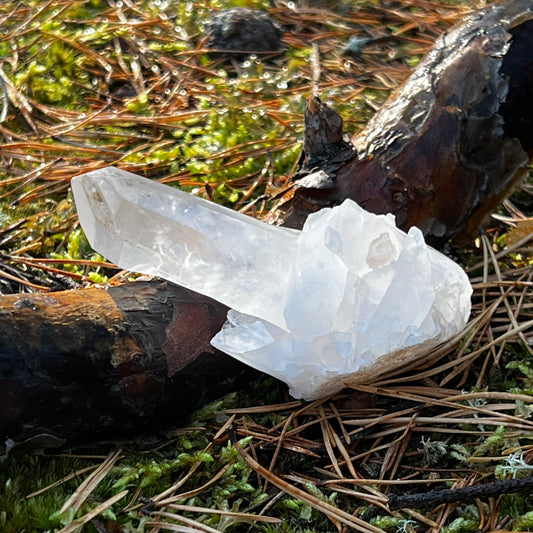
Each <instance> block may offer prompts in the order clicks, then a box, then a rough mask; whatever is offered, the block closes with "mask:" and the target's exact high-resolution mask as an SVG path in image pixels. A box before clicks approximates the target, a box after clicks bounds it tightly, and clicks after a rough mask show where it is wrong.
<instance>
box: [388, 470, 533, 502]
mask: <svg viewBox="0 0 533 533" xmlns="http://www.w3.org/2000/svg"><path fill="white" fill-rule="evenodd" d="M532 487H533V476H529V477H525V478H521V479H505V480H501V481H493V482H491V483H484V484H479V485H473V486H472V487H463V488H459V489H442V490H430V491H428V492H422V493H419V494H391V495H389V502H388V503H389V509H390V510H391V511H393V510H396V509H404V508H413V507H414V508H419V507H434V506H436V505H442V504H444V503H456V502H461V503H463V502H471V501H473V500H475V499H477V498H495V497H497V496H501V495H502V494H511V493H515V492H523V493H526V494H530V493H531V488H532Z"/></svg>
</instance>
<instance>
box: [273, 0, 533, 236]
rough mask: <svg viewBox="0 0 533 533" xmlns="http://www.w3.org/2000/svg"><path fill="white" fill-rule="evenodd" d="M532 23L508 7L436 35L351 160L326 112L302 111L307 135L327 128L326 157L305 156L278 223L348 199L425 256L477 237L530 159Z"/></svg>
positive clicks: (517, 7)
mask: <svg viewBox="0 0 533 533" xmlns="http://www.w3.org/2000/svg"><path fill="white" fill-rule="evenodd" d="M532 19H533V4H532V3H531V1H530V0H510V1H508V2H505V3H503V4H496V5H493V6H491V7H489V8H487V9H486V10H485V11H483V12H481V13H480V14H477V15H473V16H472V17H470V18H469V19H468V20H467V21H466V22H465V23H463V24H461V25H459V26H457V27H456V28H455V29H452V30H451V31H450V32H448V33H447V34H446V35H444V36H443V37H442V38H441V39H439V41H438V42H437V43H436V44H435V46H434V47H433V49H432V50H431V51H430V53H429V54H428V55H427V57H426V58H425V60H424V61H422V62H421V63H420V64H419V65H418V67H417V68H416V69H415V71H414V72H413V74H412V76H411V77H410V78H409V79H408V80H407V82H406V83H405V84H404V85H403V86H402V87H401V88H400V89H399V90H398V91H397V92H396V93H395V94H394V95H393V96H392V97H391V99H390V100H389V101H388V103H387V104H386V105H385V106H384V107H383V108H382V109H381V110H380V111H379V112H378V113H377V114H376V115H375V117H374V118H373V119H372V120H371V121H370V123H369V124H368V126H367V127H366V128H365V130H364V131H363V132H361V133H360V134H358V135H357V136H356V137H354V138H353V139H352V149H353V153H352V155H351V156H350V154H349V151H348V148H347V147H346V146H344V147H342V148H339V140H338V138H339V132H338V127H339V126H338V124H339V122H338V121H337V122H336V121H335V120H334V118H332V110H331V109H329V108H328V109H326V107H327V106H324V105H323V104H322V105H316V102H314V101H313V100H311V101H310V103H309V106H308V112H307V114H306V124H307V123H308V122H309V123H313V122H314V123H317V124H318V123H320V122H326V123H327V124H328V125H329V124H334V125H335V126H336V127H337V130H336V135H334V136H331V140H332V143H331V147H329V148H328V147H327V146H326V147H325V146H323V142H322V145H321V148H320V150H321V152H322V153H324V154H327V153H328V150H329V151H333V152H335V154H334V155H333V157H330V158H327V162H326V163H324V164H323V165H317V164H316V161H315V159H316V157H315V156H314V154H313V153H311V155H309V154H306V155H305V157H304V158H303V165H302V169H301V172H300V173H299V174H297V176H296V180H295V183H294V189H293V190H292V191H291V192H290V193H289V195H288V198H287V200H288V201H287V203H286V204H285V207H284V213H283V215H281V217H279V218H280V220H281V223H283V224H284V225H286V226H289V227H294V228H300V227H302V225H303V223H304V222H305V219H306V218H307V216H308V215H309V214H310V213H311V212H313V211H317V210H319V209H321V208H323V207H329V206H333V205H337V204H339V203H342V201H343V200H345V199H346V198H351V199H353V200H354V201H356V202H357V203H358V204H360V205H361V206H362V207H364V208H365V209H367V210H368V211H371V212H374V213H388V212H392V213H394V214H395V215H396V221H397V223H398V225H399V226H400V227H401V228H402V229H405V230H407V229H409V228H410V227H411V226H418V227H419V228H420V229H421V230H422V231H423V232H424V234H425V235H426V237H427V238H428V239H429V240H430V241H431V242H432V243H434V244H438V243H441V242H443V241H445V240H447V239H449V238H450V237H452V236H454V235H457V234H469V233H471V232H472V230H475V229H476V228H477V226H478V225H479V224H480V223H481V221H482V220H483V218H485V217H486V216H487V215H488V214H490V213H491V212H492V211H493V210H494V208H495V207H496V206H497V205H498V203H500V202H501V201H502V199H504V198H505V197H506V196H507V195H509V194H510V192H511V191H512V190H513V188H514V187H515V186H516V185H517V184H518V183H520V181H521V179H522V178H523V176H524V174H525V172H526V165H527V163H528V161H529V159H530V155H531V152H532V149H533V133H532V131H533V128H532V126H533V104H532V98H531V95H532V94H533V54H532V53H531V50H532V45H533V21H532ZM313 117H314V118H313ZM330 130H331V128H329V129H323V130H322V137H319V139H318V144H320V142H321V141H323V138H324V132H329V131H330ZM310 135H311V136H314V137H316V134H315V133H314V131H313V130H311V129H309V128H307V130H306V146H310V147H312V148H313V149H314V147H315V145H316V144H317V142H316V141H315V142H313V139H311V140H309V139H308V137H309V136H310ZM326 137H327V136H326ZM308 161H311V164H308ZM332 163H334V164H333V165H332Z"/></svg>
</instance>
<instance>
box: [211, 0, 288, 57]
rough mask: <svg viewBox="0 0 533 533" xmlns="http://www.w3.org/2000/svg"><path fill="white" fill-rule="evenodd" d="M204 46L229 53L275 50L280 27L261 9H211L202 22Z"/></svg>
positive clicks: (278, 41) (281, 32)
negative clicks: (205, 35) (204, 28)
mask: <svg viewBox="0 0 533 533" xmlns="http://www.w3.org/2000/svg"><path fill="white" fill-rule="evenodd" d="M205 27H206V34H207V36H208V37H209V40H208V42H207V46H208V47H209V48H211V49H213V50H215V51H219V52H220V53H221V54H223V55H225V56H229V57H239V56H242V55H243V54H251V53H265V52H279V51H280V50H281V48H282V44H281V37H282V35H283V33H284V32H283V30H282V29H281V27H280V26H279V25H278V24H276V23H275V22H273V21H272V20H271V18H270V17H269V16H268V13H266V12H264V11H258V10H255V9H247V8H240V7H236V8H233V9H224V10H222V11H219V12H218V13H214V14H213V15H212V16H211V19H210V20H209V21H208V22H207V23H206V25H205Z"/></svg>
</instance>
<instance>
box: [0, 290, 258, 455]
mask: <svg viewBox="0 0 533 533" xmlns="http://www.w3.org/2000/svg"><path fill="white" fill-rule="evenodd" d="M226 312H227V308H226V307H225V306H223V305H221V304H219V303H217V302H215V301H213V300H210V299H209V298H207V297H205V296H201V295H198V294H196V293H193V292H192V291H188V290H186V289H183V288H181V287H177V286H175V285H171V284H169V283H166V282H137V283H129V284H125V285H122V286H117V287H111V288H109V289H85V290H72V291H64V292H56V293H48V294H20V295H8V296H4V297H2V298H0V438H1V439H2V443H1V444H4V442H5V441H6V439H12V440H13V441H14V442H15V443H22V442H24V441H26V440H27V439H30V442H29V444H31V445H32V446H36V447H47V446H50V445H53V444H54V443H60V442H61V441H62V440H72V439H73V438H76V439H80V438H86V437H89V438H94V437H96V436H98V435H106V436H121V435H124V434H125V433H126V432H128V431H129V430H136V431H139V430H140V429H142V428H143V427H146V426H148V425H150V426H151V427H158V426H159V427H160V426H161V425H162V424H167V425H168V424H171V423H176V422H183V421H184V420H186V418H187V417H188V416H189V415H190V414H191V412H192V411H193V410H194V409H197V408H199V407H201V406H203V405H205V403H207V402H208V401H212V400H214V399H216V398H218V397H220V396H221V395H223V394H225V393H227V392H229V391H231V390H235V388H237V387H238V386H239V383H241V382H244V381H248V380H250V379H251V378H252V377H253V376H257V375H259V373H256V372H254V371H252V370H251V369H250V368H249V367H246V366H245V365H243V364H242V363H239V362H237V361H236V360H234V359H233V358H232V357H230V356H228V355H225V354H223V353H221V352H219V351H216V350H215V349H214V348H213V347H212V346H211V345H210V342H209V341H210V340H211V338H212V337H213V336H214V335H215V333H217V332H218V331H219V329H220V328H221V326H222V324H223V323H224V320H225V317H226Z"/></svg>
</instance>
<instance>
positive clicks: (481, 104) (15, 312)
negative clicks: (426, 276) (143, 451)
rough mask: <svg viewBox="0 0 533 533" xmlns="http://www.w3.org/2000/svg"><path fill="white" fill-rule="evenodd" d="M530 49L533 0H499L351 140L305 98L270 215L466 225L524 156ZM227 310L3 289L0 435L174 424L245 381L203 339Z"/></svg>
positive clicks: (531, 114) (145, 288)
mask: <svg viewBox="0 0 533 533" xmlns="http://www.w3.org/2000/svg"><path fill="white" fill-rule="evenodd" d="M532 49H533V5H532V3H531V0H510V1H508V2H506V3H504V4H501V5H494V6H491V7H489V8H487V10H485V11H484V12H482V13H481V14H479V15H475V16H473V17H471V18H470V19H469V20H468V21H467V22H466V23H465V24H463V25H461V26H459V27H458V28H456V29H453V30H452V31H451V32H449V33H448V34H447V35H446V36H444V37H443V38H442V39H440V40H439V41H438V43H437V44H436V45H435V47H434V48H433V50H432V51H431V52H430V53H429V54H428V56H427V58H426V59H425V60H424V61H423V62H422V63H421V64H420V65H419V67H418V68H417V69H416V70H415V72H414V73H413V75H412V77H411V78H410V79H409V80H408V81H407V82H406V84H405V85H404V86H403V87H402V88H400V89H399V90H398V92H397V93H396V94H395V95H394V96H393V97H392V99H391V100H390V101H389V103H388V104H387V105H385V106H384V108H383V109H382V110H381V111H380V112H379V113H378V114H377V115H376V116H375V118H374V119H373V120H372V121H371V122H370V124H369V125H368V127H367V128H366V129H365V131H363V132H362V133H360V134H358V135H357V136H356V137H355V138H354V139H352V140H351V142H348V141H347V140H346V139H344V137H343V135H342V120H341V119H340V117H338V115H337V114H336V113H335V112H334V111H332V110H331V109H330V108H328V107H327V106H325V105H324V104H322V102H320V100H318V99H315V98H313V99H311V101H310V105H309V108H308V110H307V113H306V117H305V120H306V136H305V143H304V153H303V157H302V164H301V169H300V172H299V174H298V176H297V179H296V180H295V181H294V184H293V187H292V189H291V191H290V192H289V193H287V196H286V198H285V199H284V200H285V202H284V203H283V205H282V206H281V209H280V210H279V212H278V213H277V215H278V221H280V222H281V223H283V224H285V225H288V226H292V227H301V226H302V224H303V222H304V221H305V219H306V218H307V216H308V215H309V214H310V213H311V212H313V211H316V210H318V209H320V208H323V207H326V206H331V205H335V204H339V203H341V202H342V201H343V200H344V199H346V198H352V199H354V200H355V201H357V202H358V203H359V204H361V205H362V206H363V207H365V208H366V209H368V210H369V211H373V212H375V213H385V212H392V213H394V214H395V215H396V219H397V222H398V224H399V225H400V226H401V227H403V228H405V229H408V228H409V227H410V226H411V225H417V226H419V227H420V228H421V229H422V230H423V231H424V233H425V234H426V236H427V237H428V238H429V239H430V240H432V241H433V242H436V241H439V240H440V241H443V240H446V239H448V238H449V237H451V236H453V235H456V234H458V233H464V232H468V231H471V230H472V229H473V228H476V226H477V225H478V224H479V222H480V221H481V219H482V218H483V217H484V216H486V215H487V214H489V213H490V212H491V211H492V210H493V209H494V207H495V205H497V203H498V202H500V201H501V200H502V198H504V197H505V196H506V195H507V194H509V192H510V191H511V190H512V189H513V187H514V186H516V184H517V183H519V181H520V179H521V178H522V176H523V175H524V173H525V172H526V165H527V163H528V161H529V156H530V154H531V153H532V151H533V133H532V132H533V98H532V97H531V95H532V94H533V54H531V50H532ZM225 312H226V309H225V308H224V306H222V305H220V304H218V303H216V302H213V301H211V300H209V299H208V298H205V297H202V296H199V295H196V294H194V293H191V292H190V291H187V290H185V289H183V288H180V287H175V286H172V285H170V284H167V283H161V282H151V283H146V282H138V283H133V284H126V285H124V286H120V287H112V288H109V289H87V290H79V291H76V290H75V291H66V292H62V293H48V294H20V295H10V296H4V297H2V298H1V299H0V439H2V441H5V440H6V439H8V438H9V439H13V440H14V441H15V442H17V443H19V442H23V441H24V440H25V439H33V442H34V443H35V439H39V438H40V439H41V441H42V440H43V438H44V441H45V442H46V441H47V438H48V442H50V438H52V441H53V438H54V437H55V438H59V439H60V441H61V440H62V439H69V438H71V437H73V436H75V437H78V438H84V437H87V436H96V435H98V434H99V435H103V434H106V435H121V434H124V432H126V431H129V430H139V429H141V428H142V427H146V426H147V425H152V426H155V425H161V424H162V423H172V422H176V421H182V420H184V419H185V418H186V417H187V415H188V414H189V413H190V412H191V411H192V410H193V409H194V408H196V407H199V406H200V405H202V404H203V403H204V402H206V401H208V400H210V399H214V398H216V397H217V396H219V395H222V394H223V393H225V392H228V391H230V390H232V389H234V388H235V387H236V386H237V382H238V380H239V379H240V378H241V377H244V379H249V377H250V372H251V370H249V369H246V368H245V367H244V366H243V365H241V364H239V363H237V362H236V361H234V360H233V359H231V358H230V357H229V356H225V355H224V354H221V353H219V352H216V351H215V350H213V349H212V347H211V346H210V344H209V341H210V339H211V338H212V336H213V335H214V334H215V333H216V332H217V331H218V330H219V329H220V327H221V325H222V324H223V322H224V319H225ZM43 435H44V437H43ZM39 436H40V437H39ZM47 436H48V437H47ZM52 436H53V437H52ZM49 437H50V438H49ZM41 441H39V442H40V444H39V445H42V446H44V445H43V444H42V442H41Z"/></svg>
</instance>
